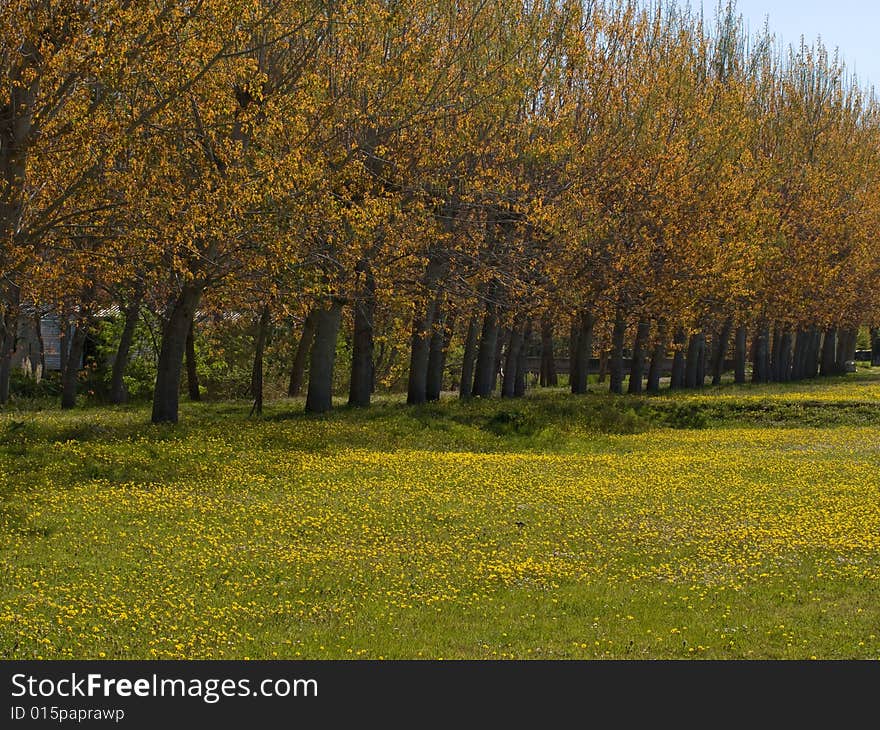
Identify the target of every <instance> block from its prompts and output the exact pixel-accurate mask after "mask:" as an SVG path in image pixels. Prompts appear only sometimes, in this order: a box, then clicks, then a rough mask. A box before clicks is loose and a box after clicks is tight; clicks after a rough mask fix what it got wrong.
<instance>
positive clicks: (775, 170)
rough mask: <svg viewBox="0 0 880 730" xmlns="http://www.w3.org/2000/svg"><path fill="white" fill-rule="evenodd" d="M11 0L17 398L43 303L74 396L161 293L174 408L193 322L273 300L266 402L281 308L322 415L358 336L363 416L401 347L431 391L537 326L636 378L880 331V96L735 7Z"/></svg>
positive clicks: (2, 181) (254, 312) (515, 353)
mask: <svg viewBox="0 0 880 730" xmlns="http://www.w3.org/2000/svg"><path fill="white" fill-rule="evenodd" d="M9 6H10V8H9V10H7V11H6V12H4V14H3V16H2V18H0V73H2V77H3V87H2V96H0V246H2V248H0V314H2V317H0V402H3V401H5V400H6V399H7V398H8V397H9V372H10V363H11V362H12V357H13V354H14V351H15V348H16V342H17V332H18V330H19V328H20V326H21V319H22V318H23V317H24V316H25V312H30V311H31V309H30V308H29V307H31V308H32V306H33V305H38V306H39V308H40V311H43V312H54V313H55V314H57V315H58V316H60V317H63V318H64V319H65V321H70V322H71V323H72V324H73V325H74V326H73V328H72V330H71V331H72V332H73V334H72V335H71V337H70V342H69V345H68V350H67V357H66V362H67V367H66V368H64V378H63V391H64V392H63V396H62V402H63V404H64V405H68V406H69V405H73V403H74V402H75V398H76V388H77V377H76V371H77V363H78V362H79V360H80V357H81V354H82V347H83V343H84V341H85V338H86V337H87V336H88V333H89V331H90V329H91V328H93V327H94V325H95V321H96V317H97V316H98V314H99V313H100V312H102V311H106V310H107V309H108V308H110V307H111V306H113V305H117V306H118V307H119V311H120V312H122V313H123V314H124V315H125V316H126V317H128V316H130V317H133V318H136V317H137V316H138V313H139V312H140V311H143V310H149V311H152V312H154V313H155V314H156V315H157V316H158V317H159V319H160V321H161V323H162V325H161V326H162V331H161V338H160V342H159V346H158V353H157V378H156V386H155V396H154V409H153V420H154V421H156V422H161V421H175V420H176V419H177V411H178V397H179V395H178V393H179V390H180V382H181V377H182V369H183V364H184V360H185V352H186V350H187V339H188V338H189V339H190V340H191V339H192V336H193V334H192V327H193V321H194V319H195V318H197V313H202V314H204V313H215V314H218V315H223V314H228V313H231V312H234V313H236V314H238V315H242V314H243V315H244V316H246V317H249V318H251V319H252V320H253V321H254V322H255V323H258V325H257V330H258V333H257V336H256V337H255V340H254V344H255V349H256V350H257V358H256V361H255V366H254V376H253V379H252V381H251V384H252V390H254V391H255V393H254V395H255V397H257V396H259V394H260V393H261V392H262V352H263V349H264V347H265V346H266V341H267V335H268V330H269V329H274V330H276V331H277V330H280V329H283V328H282V327H281V324H280V323H287V324H290V323H293V324H294V325H295V326H294V327H293V329H292V330H291V329H289V328H288V329H287V330H285V331H283V332H281V336H285V337H290V338H296V341H297V342H299V350H300V354H299V356H297V357H296V361H295V363H293V364H292V368H293V371H294V372H293V373H292V374H291V386H290V388H291V394H294V393H295V392H298V390H299V389H300V388H302V387H303V382H304V378H303V371H304V370H308V372H309V377H308V387H307V400H306V405H307V408H308V409H309V410H312V411H324V410H327V409H328V408H330V407H331V404H332V395H333V388H334V367H335V356H336V343H337V339H338V338H339V337H340V336H341V335H342V336H345V337H346V338H347V341H348V342H349V343H350V348H351V373H350V378H349V379H348V380H349V381H350V386H349V392H348V396H349V403H350V404H352V405H356V406H365V405H368V404H369V402H370V397H371V394H372V393H373V392H374V390H375V389H376V388H377V387H382V383H381V382H377V381H380V380H381V377H377V372H376V363H377V359H379V357H380V355H379V353H378V351H377V350H379V349H381V350H382V351H383V352H385V351H386V350H387V349H394V350H395V351H396V352H399V353H405V354H401V355H400V357H401V359H402V360H403V361H404V362H405V364H406V368H407V378H406V388H407V395H408V401H409V402H410V403H416V404H417V403H422V402H425V401H428V400H433V399H436V398H438V397H439V395H440V391H441V390H442V389H444V388H447V387H449V386H450V385H454V386H456V387H457V389H458V390H459V392H460V394H461V396H462V397H465V398H468V397H472V396H488V395H489V394H491V393H492V392H493V391H495V390H499V389H500V391H501V393H502V394H503V395H505V396H517V395H522V393H523V392H524V390H525V381H526V369H527V358H526V354H527V352H530V351H531V350H530V348H532V347H533V345H532V343H535V342H537V340H538V339H540V340H541V342H542V346H543V350H544V352H543V354H544V357H542V382H544V383H546V384H553V383H554V382H555V380H556V375H555V373H554V374H552V376H551V373H550V372H549V368H550V367H551V365H552V363H553V362H554V354H553V347H554V343H556V345H557V346H558V345H559V342H560V339H561V338H563V339H562V341H568V343H569V345H568V347H567V350H568V355H569V361H570V383H571V388H572V390H573V391H574V392H583V391H584V390H585V389H586V387H587V380H586V374H587V372H588V371H590V368H591V367H592V365H591V363H590V359H591V357H592V356H598V357H599V360H600V367H601V368H602V369H603V372H604V371H605V370H607V372H608V375H609V376H610V387H611V389H612V390H614V391H618V392H621V391H622V390H623V388H624V385H625V383H626V377H625V371H626V370H627V369H628V371H629V372H630V373H632V376H631V377H630V378H629V381H628V386H627V387H628V389H629V390H630V391H631V392H641V390H642V388H643V387H645V388H647V390H649V391H655V390H657V389H658V387H659V385H660V377H661V375H663V376H664V377H665V376H666V375H669V377H670V385H671V387H696V386H699V385H701V384H702V383H703V382H704V381H705V379H706V378H710V377H711V378H712V379H713V380H715V381H716V382H717V381H718V380H720V377H721V373H722V371H723V370H724V369H725V368H726V364H725V363H727V362H728V361H730V360H732V361H733V369H734V371H735V379H736V380H737V381H739V382H742V381H744V380H745V379H746V378H747V377H748V375H747V370H749V369H750V371H751V378H752V379H754V380H756V381H767V380H777V381H784V380H789V379H797V378H802V377H811V376H815V375H817V374H819V373H820V372H822V373H824V374H829V373H833V372H840V371H841V370H842V369H843V368H844V363H845V362H846V361H848V360H851V359H853V355H854V351H855V332H856V331H857V329H858V328H859V327H860V326H865V325H867V326H874V325H875V324H880V307H878V302H877V300H876V297H874V291H875V289H876V283H877V281H878V276H880V256H878V254H877V253H876V250H877V249H876V246H875V241H876V239H877V236H878V232H880V199H878V190H880V186H878V185H877V181H878V176H880V116H878V105H877V102H876V100H875V99H874V97H873V94H872V93H870V92H868V91H867V90H865V89H863V88H861V87H860V86H859V85H858V84H857V83H856V82H855V80H854V79H853V78H851V77H850V76H849V75H848V74H847V71H846V68H845V67H844V66H843V64H842V63H840V62H839V60H838V59H837V57H836V55H835V54H830V53H829V52H828V51H827V50H826V49H825V48H824V47H823V46H822V45H821V43H816V44H814V45H807V44H804V43H803V42H802V43H800V44H799V45H797V46H796V47H793V48H788V49H783V48H781V47H780V45H779V44H778V43H776V42H775V40H774V39H773V37H772V36H770V35H769V32H768V31H764V32H763V33H760V34H758V35H756V36H754V37H748V36H747V35H746V33H745V31H744V29H743V24H742V22H741V20H740V19H739V17H738V14H737V11H736V8H735V6H734V5H732V4H731V5H729V6H727V7H722V8H720V9H719V12H718V13H717V16H716V18H715V19H714V20H713V21H707V20H704V19H703V18H701V17H698V16H696V15H695V14H693V13H692V12H691V11H690V10H687V9H685V8H683V7H680V6H678V5H676V4H675V3H673V2H661V3H658V4H656V5H652V6H651V7H649V8H647V9H646V8H644V7H643V5H642V4H641V3H637V2H635V1H634V0H580V1H573V0H557V1H549V0H548V1H542V0H538V1H536V2H522V0H491V1H489V2H486V1H485V0H480V1H474V2H472V1H470V0H464V1H462V2H452V1H451V0H434V1H432V2H424V1H422V0H419V1H418V2H416V1H415V0H367V1H366V2H349V1H348V0H341V1H340V2H336V1H334V2H326V1H319V0H204V1H202V2H198V3H189V2H176V1H173V0H168V1H167V2H157V3H148V2H141V1H140V0H91V1H90V2H72V1H69V2H55V1H54V0H11V2H10V3H9ZM285 326H286V325H285ZM300 340H301V341H300ZM120 345H121V346H120V350H119V353H118V355H117V360H118V361H117V363H116V364H115V367H114V378H116V374H117V373H116V370H119V381H118V382H116V380H114V383H115V385H114V391H113V393H114V400H117V401H118V400H122V399H123V398H124V393H123V392H122V389H121V377H122V375H121V373H122V372H123V371H124V369H125V365H126V363H127V361H128V358H129V357H130V352H129V350H130V343H128V345H126V344H125V341H124V336H123V342H122V343H120ZM453 347H455V348H456V351H459V352H461V356H460V357H459V358H457V359H456V361H455V362H451V361H450V359H449V358H448V357H447V355H448V353H449V352H450V350H451V348H453ZM291 349H292V350H295V349H296V348H294V347H292V348H291ZM561 349H562V350H564V349H566V348H561ZM557 356H558V353H557ZM747 363H751V367H750V368H748V367H747ZM667 366H668V367H667ZM297 370H298V371H299V372H297ZM667 370H668V372H667ZM499 372H500V373H501V374H502V375H501V379H500V381H499ZM296 376H298V377H296ZM197 392H198V390H197V388H196V393H197ZM259 403H260V404H261V396H260V397H259Z"/></svg>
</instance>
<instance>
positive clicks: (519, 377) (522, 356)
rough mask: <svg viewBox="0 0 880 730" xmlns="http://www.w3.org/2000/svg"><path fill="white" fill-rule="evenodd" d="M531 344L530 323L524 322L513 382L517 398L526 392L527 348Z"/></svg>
mask: <svg viewBox="0 0 880 730" xmlns="http://www.w3.org/2000/svg"><path fill="white" fill-rule="evenodd" d="M531 344H532V323H531V321H528V322H526V327H525V330H524V331H523V340H522V344H521V345H520V348H519V357H518V358H517V360H516V380H515V381H514V383H513V394H514V396H516V397H517V398H521V397H523V396H524V395H525V394H526V364H527V358H528V354H529V348H530V347H531Z"/></svg>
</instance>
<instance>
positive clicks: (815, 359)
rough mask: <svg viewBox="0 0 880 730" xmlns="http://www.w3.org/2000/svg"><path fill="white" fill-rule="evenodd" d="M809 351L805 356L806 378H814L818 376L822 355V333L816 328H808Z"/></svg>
mask: <svg viewBox="0 0 880 730" xmlns="http://www.w3.org/2000/svg"><path fill="white" fill-rule="evenodd" d="M810 334H811V337H810V351H809V353H808V354H807V367H806V376H807V377H808V378H815V377H816V376H817V375H818V374H819V358H820V356H821V353H822V332H821V330H820V329H819V328H818V327H815V326H814V327H811V328H810Z"/></svg>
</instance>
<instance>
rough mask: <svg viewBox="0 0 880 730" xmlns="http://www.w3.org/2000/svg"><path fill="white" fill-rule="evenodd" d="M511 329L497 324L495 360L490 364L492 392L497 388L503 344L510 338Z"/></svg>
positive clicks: (502, 360) (502, 356)
mask: <svg viewBox="0 0 880 730" xmlns="http://www.w3.org/2000/svg"><path fill="white" fill-rule="evenodd" d="M510 335H511V331H510V330H508V329H505V328H504V327H503V326H501V325H500V324H499V325H498V334H497V335H496V338H495V362H494V363H493V366H492V392H493V393H494V392H495V390H496V389H497V388H498V376H499V375H501V364H502V363H503V362H504V346H505V345H506V344H507V343H508V341H509V340H510Z"/></svg>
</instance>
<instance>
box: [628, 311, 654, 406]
mask: <svg viewBox="0 0 880 730" xmlns="http://www.w3.org/2000/svg"><path fill="white" fill-rule="evenodd" d="M650 337H651V323H650V322H639V324H638V327H637V328H636V338H635V340H634V342H633V352H632V360H631V362H630V366H629V386H628V388H627V392H629V393H633V394H636V395H640V394H641V392H642V380H643V379H644V375H645V356H646V355H647V347H648V339H649V338H650Z"/></svg>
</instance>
